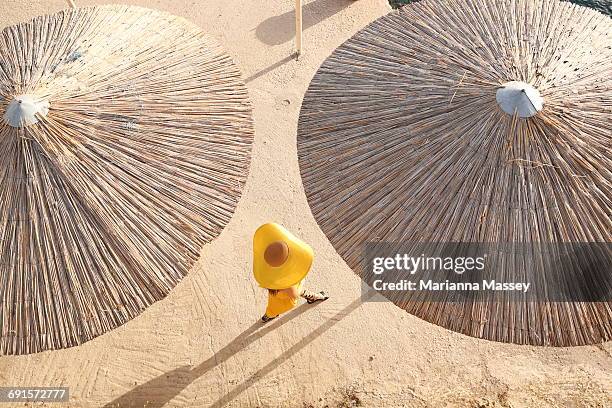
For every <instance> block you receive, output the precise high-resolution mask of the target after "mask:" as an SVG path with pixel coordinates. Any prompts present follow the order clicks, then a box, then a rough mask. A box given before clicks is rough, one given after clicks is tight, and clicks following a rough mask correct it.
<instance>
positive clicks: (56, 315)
mask: <svg viewBox="0 0 612 408" xmlns="http://www.w3.org/2000/svg"><path fill="white" fill-rule="evenodd" d="M21 94H30V95H36V97H38V98H40V99H45V100H48V101H49V103H50V110H49V113H48V116H46V117H42V116H41V117H39V123H37V124H35V125H31V126H27V127H23V128H14V127H11V126H9V125H7V124H5V123H4V122H2V123H1V124H0V154H1V155H2V157H3V160H2V164H1V165H0V185H1V188H0V223H2V229H1V235H0V245H1V248H2V249H1V252H0V254H1V257H2V262H1V264H0V327H1V330H2V332H1V333H0V355H1V354H26V353H34V352H39V351H43V350H52V349H59V348H65V347H71V346H75V345H78V344H81V343H83V342H85V341H87V340H89V339H92V338H94V337H96V336H99V335H101V334H103V333H105V332H107V331H109V330H112V329H113V328H115V327H117V326H119V325H121V324H123V323H125V322H127V321H128V320H130V319H132V318H133V317H135V316H137V315H138V314H139V313H141V312H142V311H143V310H144V309H145V308H146V307H147V306H149V305H150V304H151V303H153V302H155V301H157V300H160V299H162V298H163V297H165V296H166V295H167V294H168V292H169V291H170V290H171V289H172V288H173V287H174V286H175V285H176V284H177V283H178V282H179V281H180V280H181V278H183V277H184V276H185V275H186V274H187V272H188V271H189V269H190V268H191V266H192V265H193V264H194V262H195V261H196V259H197V258H198V256H199V251H200V249H201V247H202V245H204V244H205V243H207V242H210V241H211V240H213V239H214V238H215V237H217V236H218V235H219V233H220V232H221V230H222V229H223V227H224V226H225V225H226V224H227V223H228V221H229V220H230V217H231V216H232V214H233V211H234V209H235V207H236V205H237V202H238V200H239V197H240V194H241V191H242V187H243V184H244V182H245V180H246V176H247V172H248V168H249V163H250V151H251V144H252V140H253V123H252V119H251V106H250V103H249V101H248V96H247V91H246V88H245V86H244V83H243V81H242V79H241V76H240V72H239V70H238V69H237V68H236V66H235V65H234V64H233V62H232V61H231V59H230V58H229V57H228V56H227V55H226V54H225V53H224V52H223V50H222V49H221V47H220V46H219V45H218V44H217V43H216V42H215V41H214V40H213V39H212V38H211V37H209V36H208V35H206V34H204V33H202V31H201V30H200V29H199V28H198V27H196V26H194V25H192V24H191V23H189V22H187V21H186V20H184V19H181V18H178V17H174V16H171V15H169V14H165V13H161V12H157V11H153V10H148V9H144V8H138V7H128V6H103V7H94V8H79V9H74V10H69V11H64V12H60V13H58V14H54V15H50V16H44V17H38V18H35V19H34V20H32V21H30V22H28V23H24V24H20V25H17V26H12V27H8V28H5V29H4V30H3V31H2V33H1V35H0V112H4V110H5V109H6V106H7V104H8V103H10V101H11V100H12V99H13V97H14V96H16V95H21ZM0 116H1V115H0Z"/></svg>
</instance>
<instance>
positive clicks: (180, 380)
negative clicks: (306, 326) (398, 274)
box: [104, 297, 365, 408]
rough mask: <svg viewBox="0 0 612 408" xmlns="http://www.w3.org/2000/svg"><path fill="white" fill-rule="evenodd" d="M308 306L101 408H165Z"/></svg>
mask: <svg viewBox="0 0 612 408" xmlns="http://www.w3.org/2000/svg"><path fill="white" fill-rule="evenodd" d="M364 300H365V299H364V298H363V297H360V298H358V299H356V300H354V301H353V302H352V303H351V304H349V305H348V306H347V307H345V308H344V309H342V310H341V311H339V312H338V313H337V314H336V315H334V316H333V317H331V318H330V319H329V320H326V321H325V322H324V323H323V324H321V325H320V326H319V327H318V328H317V329H315V330H314V331H313V332H311V333H310V334H309V335H307V336H306V337H304V338H302V339H301V340H300V341H299V342H298V343H296V344H294V345H293V346H292V347H290V348H289V349H287V350H285V351H284V352H283V353H282V354H281V355H280V356H279V357H277V358H276V359H274V360H273V361H271V362H270V363H268V364H267V365H265V366H264V367H262V368H260V369H259V370H257V372H255V373H254V374H253V375H251V376H250V377H249V378H248V379H246V380H245V381H243V382H242V383H241V384H240V385H238V386H237V387H235V388H234V389H233V390H231V391H230V392H229V393H227V394H225V395H224V396H223V397H221V399H219V400H218V401H216V402H215V403H213V404H212V405H211V407H222V406H224V405H225V404H227V403H228V402H230V401H231V400H233V399H234V398H236V397H237V396H238V395H240V394H241V393H242V392H244V391H245V390H246V389H248V388H249V387H251V386H252V385H254V384H255V383H257V381H259V380H260V379H261V378H262V377H263V376H265V375H266V374H268V373H270V372H272V371H273V370H274V369H276V368H277V367H278V366H279V365H281V364H282V363H283V362H285V361H287V360H288V359H289V358H291V357H292V356H293V355H294V354H295V353H297V352H299V351H300V350H302V349H303V348H304V347H306V346H307V345H308V344H310V343H312V342H313V341H314V340H315V339H316V338H318V337H319V336H320V335H322V334H323V333H325V332H326V331H327V330H329V329H330V328H331V327H333V326H334V325H335V324H336V323H338V322H339V321H340V320H342V319H343V318H344V317H346V316H347V315H348V314H349V313H351V312H352V311H353V310H355V309H357V308H358V307H359V306H360V305H361V303H363V301H364ZM312 307H313V305H308V304H303V305H302V306H300V307H298V308H297V309H294V310H293V311H291V312H289V313H287V314H286V315H284V316H282V317H280V318H279V320H277V321H275V322H272V323H269V324H268V325H265V326H262V324H261V322H259V321H257V322H255V323H254V324H253V325H251V326H250V327H249V328H248V329H246V330H245V331H244V332H242V333H241V334H240V335H238V337H236V338H235V339H234V340H232V341H231V342H230V343H229V344H228V345H226V346H225V347H223V348H222V349H221V350H219V351H218V352H217V353H215V354H214V355H213V356H212V357H210V358H208V359H207V360H205V361H203V362H202V363H201V364H199V365H198V366H196V367H192V366H189V365H185V366H182V367H178V368H176V369H174V370H172V371H168V372H166V373H164V374H162V375H160V376H158V377H156V378H154V379H152V380H150V381H148V382H146V383H144V384H142V385H139V386H137V387H136V388H134V389H133V390H131V391H129V392H127V393H126V394H124V395H122V396H120V397H118V398H117V399H115V400H113V401H111V402H109V403H108V404H106V405H104V408H123V407H146V408H161V407H163V406H165V405H166V404H167V403H168V402H169V401H171V400H172V399H173V398H174V397H176V396H177V395H178V394H179V393H180V392H181V391H182V390H184V389H185V388H187V387H188V386H189V385H190V384H191V383H193V382H194V381H196V380H197V379H198V378H200V377H201V376H203V375H204V374H206V373H207V372H208V371H210V370H212V369H214V368H215V367H217V366H219V365H220V364H222V363H224V362H225V361H227V360H228V359H230V358H231V357H232V356H234V355H235V354H236V353H238V352H240V351H241V350H244V349H245V348H246V347H247V346H248V345H250V344H252V343H253V342H255V341H256V340H258V339H260V338H262V337H263V336H265V335H266V334H268V333H270V332H272V331H274V330H276V329H278V328H279V327H280V326H282V325H283V324H285V323H287V322H288V321H290V320H292V319H295V318H296V317H298V316H300V315H301V314H303V313H305V312H306V311H308V310H310V309H311V308H312ZM258 329H259V330H258Z"/></svg>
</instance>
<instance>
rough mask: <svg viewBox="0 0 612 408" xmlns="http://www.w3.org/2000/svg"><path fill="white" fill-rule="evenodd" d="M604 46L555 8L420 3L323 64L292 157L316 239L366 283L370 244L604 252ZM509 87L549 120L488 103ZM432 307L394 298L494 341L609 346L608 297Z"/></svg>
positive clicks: (598, 21)
mask: <svg viewBox="0 0 612 408" xmlns="http://www.w3.org/2000/svg"><path fill="white" fill-rule="evenodd" d="M611 44H612V23H611V21H610V19H609V18H608V17H606V16H604V15H602V14H599V13H597V12H595V11H593V10H590V9H588V8H585V7H580V6H575V5H572V4H570V3H563V2H559V1H557V0H500V1H494V2H493V1H489V0H448V1H433V0H424V1H422V2H419V3H415V4H411V5H408V6H405V7H404V8H402V9H401V10H398V11H395V12H392V13H390V14H388V15H387V16H384V17H382V18H380V19H378V20H376V21H375V22H373V23H371V24H370V25H368V26H367V27H366V28H365V29H363V30H362V31H360V32H359V33H357V34H356V35H355V36H353V37H352V38H351V39H350V40H348V41H347V42H346V43H344V44H343V45H342V46H341V47H339V48H338V49H337V50H336V51H335V52H334V53H333V54H332V55H331V56H330V57H329V58H328V59H327V60H326V61H325V62H324V63H323V65H322V66H321V67H320V69H319V70H318V72H317V74H316V75H315V77H314V78H313V80H312V82H311V84H310V87H309V89H308V91H307V93H306V95H305V98H304V101H303V104H302V110H301V114H300V120H299V125H298V156H299V162H300V169H301V174H302V178H303V183H304V187H305V190H306V194H307V197H308V201H309V204H310V206H311V209H312V212H313V214H314V216H315V218H316V220H317V221H318V223H319V225H320V227H321V229H322V230H323V232H324V233H325V234H326V235H327V237H328V238H329V239H330V241H331V242H332V244H333V245H334V247H335V248H336V250H337V251H338V253H339V254H340V255H341V256H342V257H343V258H344V260H345V261H346V262H347V263H348V265H349V266H350V267H351V268H352V269H353V270H354V271H355V272H356V273H357V274H358V275H360V276H362V277H366V276H365V273H366V270H365V269H364V268H363V263H362V258H363V256H364V249H365V244H366V243H367V242H374V241H387V242H524V243H530V242H533V243H538V242H604V243H605V242H608V243H609V242H611V241H612V222H611V219H610V216H611V214H612V203H611V200H612V154H611V152H612V149H611V147H612V146H611V144H612V142H611V141H612V139H611V135H612V105H611V104H610V100H612V75H610V73H611V72H612V50H611V48H612V45H611ZM507 81H524V82H527V83H530V84H532V85H533V86H534V87H535V88H537V89H539V91H540V92H541V94H542V96H543V97H544V101H545V104H544V109H543V110H542V111H541V112H539V113H538V115H536V116H534V117H533V118H530V119H527V120H523V119H519V118H516V117H514V118H513V117H512V116H510V115H507V114H506V113H504V112H503V111H502V110H501V109H500V108H499V106H498V104H497V102H496V99H495V95H496V90H497V89H498V88H499V87H500V86H501V85H502V84H503V83H505V82H507ZM534 245H535V244H534ZM535 273H536V272H535V271H532V270H524V269H521V268H520V267H518V266H512V265H508V266H506V268H505V269H502V270H499V277H500V279H501V278H504V277H505V278H508V277H515V278H521V277H530V278H534V279H536V278H537V279H541V280H542V279H544V280H545V278H546V277H545V276H539V277H538V276H534V274H535ZM597 273H599V277H600V278H601V279H602V282H605V278H606V277H608V282H609V276H610V270H609V269H608V270H599V271H597ZM566 279H568V280H569V279H570V278H569V277H566ZM519 280H520V279H519ZM544 284H546V282H544ZM567 284H568V285H571V283H570V282H567ZM607 289H608V291H610V290H612V288H609V287H608V288H607ZM433 296H434V295H433V294H432V297H427V298H422V299H415V298H414V297H411V296H410V294H409V293H406V292H401V295H398V297H396V298H394V299H392V300H393V301H394V302H395V303H396V304H397V305H399V306H401V307H403V308H404V309H406V310H407V311H408V312H410V313H413V314H415V315H417V316H419V317H421V318H423V319H425V320H427V321H430V322H432V323H435V324H438V325H441V326H444V327H447V328H449V329H452V330H456V331H459V332H461V333H465V334H468V335H471V336H475V337H480V338H485V339H490V340H497V341H503V342H514V343H522V344H538V345H553V346H570V345H579V344H589V343H596V342H602V341H606V340H610V339H611V338H612V305H611V303H610V302H609V301H607V302H574V303H571V302H569V303H559V302H550V303H544V304H519V303H515V304H511V305H505V306H504V305H500V304H487V303H484V302H474V303H457V302H451V301H450V298H449V302H439V301H436V302H433V301H432V300H433ZM435 296H436V299H439V295H435Z"/></svg>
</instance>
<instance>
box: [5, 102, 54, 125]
mask: <svg viewBox="0 0 612 408" xmlns="http://www.w3.org/2000/svg"><path fill="white" fill-rule="evenodd" d="M48 113H49V101H47V100H46V99H42V98H39V97H36V96H34V95H17V96H15V97H14V98H13V100H12V101H11V102H10V103H9V104H8V106H7V107H6V111H5V112H4V116H3V118H4V121H5V122H6V123H8V124H9V125H10V126H12V127H16V128H22V127H26V126H30V125H33V124H35V123H38V121H39V119H40V117H45V116H47V114H48Z"/></svg>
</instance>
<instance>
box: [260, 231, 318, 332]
mask: <svg viewBox="0 0 612 408" xmlns="http://www.w3.org/2000/svg"><path fill="white" fill-rule="evenodd" d="M313 258H314V254H313V252H312V249H311V248H310V246H308V244H306V243H305V242H302V241H300V240H299V239H298V238H296V237H295V236H294V235H293V234H291V233H290V232H289V231H287V230H286V229H285V228H283V227H282V226H280V225H278V224H275V223H269V224H264V225H262V226H261V227H259V228H258V229H257V231H255V236H254V237H253V275H255V280H256V281H257V283H259V285H260V286H261V287H262V288H265V289H268V307H267V308H266V313H265V314H264V315H263V317H262V318H261V320H262V321H263V322H264V323H267V322H269V321H270V320H272V319H274V318H275V317H277V316H278V315H280V314H281V313H285V312H286V311H288V310H291V309H293V308H294V307H295V306H296V305H297V302H298V298H299V297H300V296H301V297H303V298H304V299H306V301H307V302H308V303H314V302H317V301H321V300H326V299H328V296H327V295H326V294H325V292H319V293H312V292H309V291H308V290H306V289H304V287H303V283H304V278H305V277H306V275H307V274H308V271H310V266H311V265H312V260H313Z"/></svg>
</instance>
